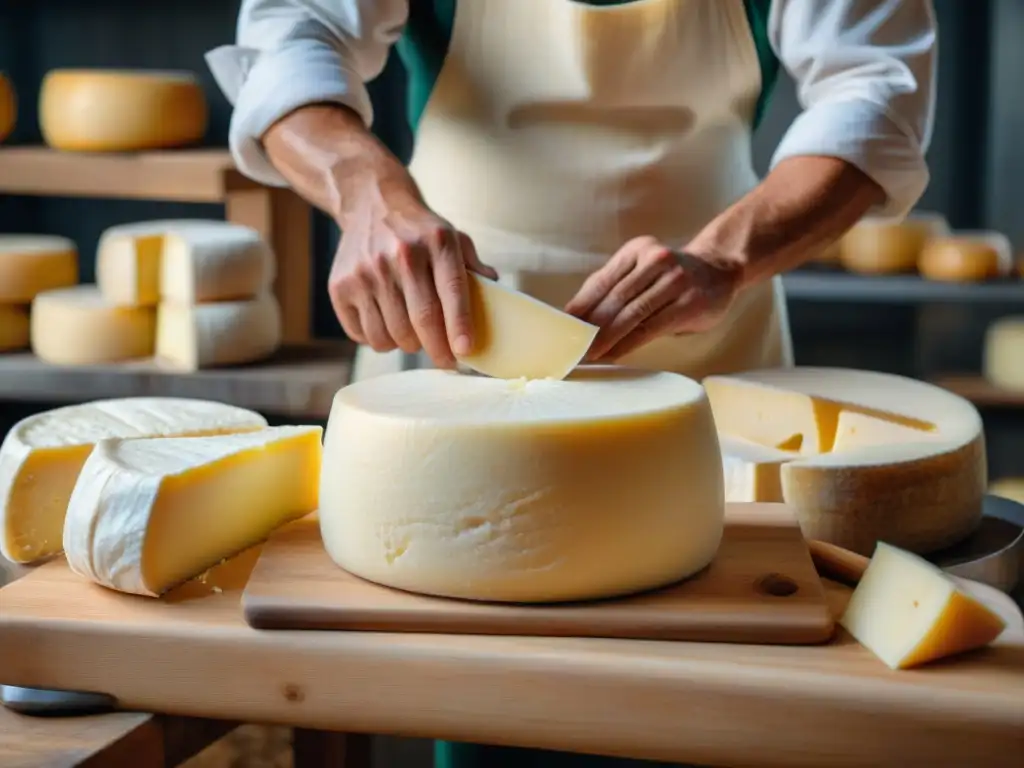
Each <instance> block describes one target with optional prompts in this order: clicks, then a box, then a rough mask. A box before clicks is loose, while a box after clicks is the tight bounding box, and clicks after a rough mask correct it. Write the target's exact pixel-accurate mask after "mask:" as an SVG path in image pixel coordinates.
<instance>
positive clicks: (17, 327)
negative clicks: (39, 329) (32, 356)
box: [0, 304, 29, 352]
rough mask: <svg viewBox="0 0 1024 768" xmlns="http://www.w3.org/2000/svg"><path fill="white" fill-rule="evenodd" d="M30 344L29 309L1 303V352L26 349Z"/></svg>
mask: <svg viewBox="0 0 1024 768" xmlns="http://www.w3.org/2000/svg"><path fill="white" fill-rule="evenodd" d="M28 344H29V320H28V310H27V309H25V308H24V307H12V306H8V305H6V304H0V352H13V351H14V350H17V349H24V348H25V347H27V346H28Z"/></svg>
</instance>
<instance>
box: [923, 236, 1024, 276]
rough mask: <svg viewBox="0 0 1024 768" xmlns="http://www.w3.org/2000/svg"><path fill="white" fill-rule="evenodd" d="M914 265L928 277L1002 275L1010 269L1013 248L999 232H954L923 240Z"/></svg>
mask: <svg viewBox="0 0 1024 768" xmlns="http://www.w3.org/2000/svg"><path fill="white" fill-rule="evenodd" d="M917 269H918V272H920V273H921V275H922V276H924V277H927V278H928V279H929V280H939V281H943V282H950V283H958V282H964V283H968V282H979V281H982V280H991V279H994V278H997V277H1005V276H1006V275H1008V274H1009V273H1010V271H1011V270H1012V269H1013V248H1012V246H1011V245H1010V240H1009V238H1007V237H1006V235H1003V234H1000V233H998V232H957V233H955V234H954V235H952V236H949V237H937V238H932V239H931V240H929V241H928V242H927V243H925V245H924V247H923V248H922V250H921V256H920V257H919V259H918V264H917Z"/></svg>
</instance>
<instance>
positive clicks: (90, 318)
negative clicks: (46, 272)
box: [31, 285, 156, 365]
mask: <svg viewBox="0 0 1024 768" xmlns="http://www.w3.org/2000/svg"><path fill="white" fill-rule="evenodd" d="M31 320H32V333H31V336H32V351H33V352H34V353H35V355H36V357H38V358H39V359H40V360H43V361H45V362H47V363H52V364H53V365H98V364H101V363H118V362H123V361H125V360H136V359H139V358H144V357H152V356H153V349H154V343H155V341H156V312H155V311H154V310H153V309H152V308H151V307H118V306H116V305H114V304H111V303H109V302H107V301H106V300H104V298H103V296H102V295H101V294H100V291H99V288H97V287H96V286H95V285H78V286H75V287H74V288H60V289H57V290H54V291H45V292H44V293H40V294H39V295H38V296H36V297H35V299H34V300H33V301H32V315H31Z"/></svg>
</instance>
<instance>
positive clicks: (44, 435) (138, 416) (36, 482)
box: [0, 397, 267, 563]
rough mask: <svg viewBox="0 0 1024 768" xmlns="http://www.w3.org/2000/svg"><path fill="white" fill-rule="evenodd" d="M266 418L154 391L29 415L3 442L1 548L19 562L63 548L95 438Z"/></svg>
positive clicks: (258, 423)
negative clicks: (80, 478)
mask: <svg viewBox="0 0 1024 768" xmlns="http://www.w3.org/2000/svg"><path fill="white" fill-rule="evenodd" d="M266 424H267V422H266V419H264V418H263V417H262V416H260V415H259V414H258V413H254V412H252V411H247V410H245V409H243V408H236V407H235V406H232V405H225V404H224V403H214V402H207V401H204V400H186V399H179V398H153V397H140V398H128V399H122V400H98V401H96V402H92V403H86V404H84V405H72V406H67V407H65V408H57V409H56V410H52V411H45V412H43V413H38V414H35V415H32V416H29V417H28V418H26V419H23V420H22V421H19V422H18V423H17V424H15V425H14V426H13V427H12V428H11V430H10V431H9V432H8V433H7V436H6V437H5V438H4V441H3V444H2V445H0V531H2V535H0V552H2V554H3V555H4V556H5V557H6V558H7V559H8V560H11V561H13V562H16V563H28V562H33V561H36V560H40V559H43V558H46V557H49V556H50V555H54V554H57V553H58V552H60V550H61V537H62V533H63V529H64V514H65V512H66V511H67V505H68V500H69V499H70V498H71V491H72V489H73V488H74V486H75V481H76V480H77V479H78V473H79V471H80V470H81V468H82V465H83V464H84V463H85V460H86V458H88V456H89V453H90V452H91V451H92V447H93V445H94V444H95V443H97V442H99V441H100V440H105V439H108V438H114V437H116V438H137V437H156V436H182V435H210V434H221V433H233V432H244V431H247V430H253V429H261V428H262V427H265V426H266Z"/></svg>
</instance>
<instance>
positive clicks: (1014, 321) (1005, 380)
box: [982, 315, 1024, 391]
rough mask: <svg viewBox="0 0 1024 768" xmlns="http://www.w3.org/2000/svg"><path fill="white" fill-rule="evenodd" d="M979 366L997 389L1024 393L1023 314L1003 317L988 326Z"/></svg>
mask: <svg viewBox="0 0 1024 768" xmlns="http://www.w3.org/2000/svg"><path fill="white" fill-rule="evenodd" d="M982 367H983V370H984V372H985V378H986V379H988V380H989V381H990V382H992V383H993V384H995V385H996V386H997V387H1002V388H1004V389H1009V390H1015V391H1024V315H1022V316H1009V317H1003V318H1000V319H999V320H996V321H995V322H994V323H992V324H991V325H990V326H989V327H988V330H987V331H986V332H985V349H984V353H983V363H982Z"/></svg>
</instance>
